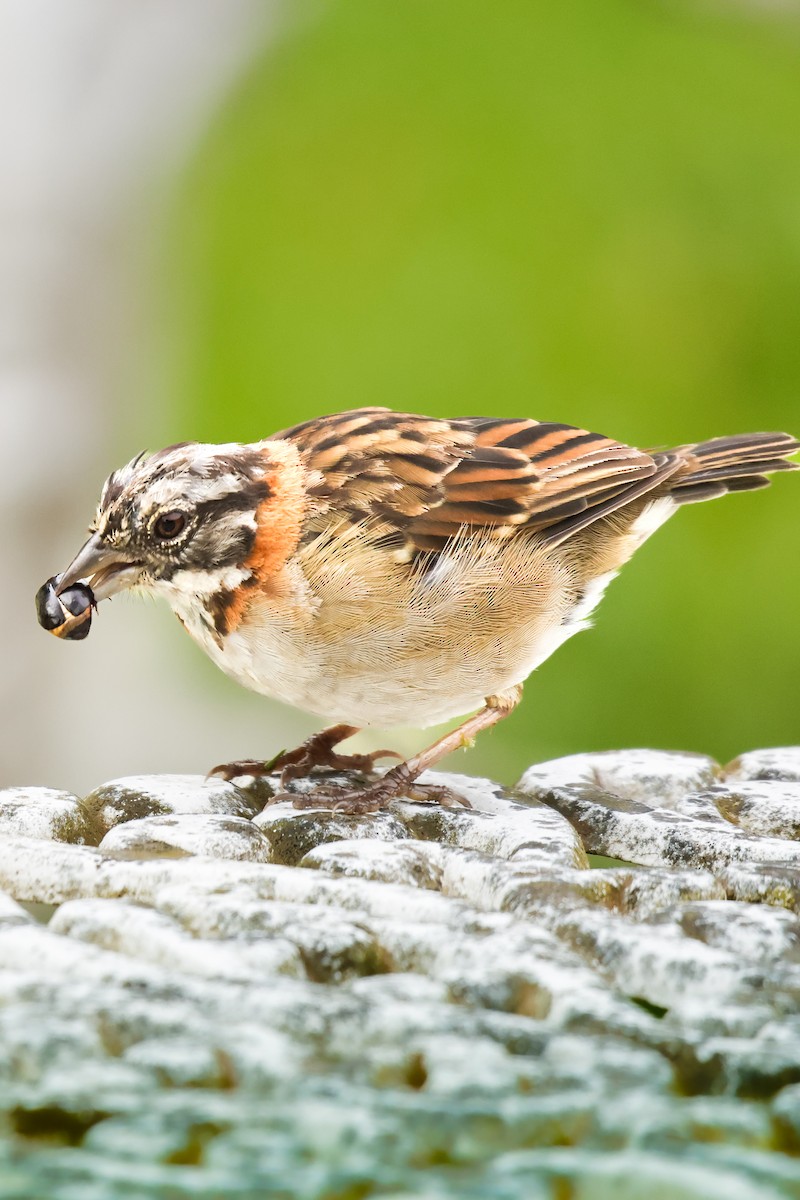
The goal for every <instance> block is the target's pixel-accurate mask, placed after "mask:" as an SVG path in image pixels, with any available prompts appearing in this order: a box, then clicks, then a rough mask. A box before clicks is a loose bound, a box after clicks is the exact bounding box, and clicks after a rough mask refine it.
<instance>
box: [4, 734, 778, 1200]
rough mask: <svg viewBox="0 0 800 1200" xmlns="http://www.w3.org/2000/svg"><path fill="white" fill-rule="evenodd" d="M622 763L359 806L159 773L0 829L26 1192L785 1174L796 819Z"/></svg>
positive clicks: (706, 768) (493, 1192)
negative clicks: (751, 817)
mask: <svg viewBox="0 0 800 1200" xmlns="http://www.w3.org/2000/svg"><path fill="white" fill-rule="evenodd" d="M580 757H581V758H582V759H583V758H590V759H593V760H594V759H596V758H598V757H601V758H602V757H603V756H580ZM623 758H624V755H621V754H620V755H617V756H616V758H615V760H614V763H611V765H612V766H613V767H614V772H616V774H615V776H614V781H613V786H614V788H615V791H614V792H613V793H612V792H611V791H607V790H604V789H603V788H600V787H598V786H596V784H594V783H587V782H583V783H575V782H574V781H573V782H572V783H569V784H565V783H563V782H554V778H555V777H556V776H558V772H556V773H555V776H552V777H550V778H549V779H544V780H543V778H542V776H541V774H540V776H539V778H538V780H537V781H534V784H533V785H532V786H535V790H536V795H535V796H533V797H531V798H530V801H529V802H526V801H525V800H524V797H523V796H522V793H517V792H515V791H510V790H508V789H503V788H501V787H499V786H498V785H496V784H492V783H491V782H490V781H486V780H472V781H470V780H466V779H465V778H464V777H463V776H433V777H431V778H432V781H436V782H439V781H441V782H446V783H447V784H448V785H449V786H451V787H453V788H455V789H456V790H459V791H461V793H462V794H464V795H467V797H468V799H469V800H470V802H471V804H472V806H473V807H472V808H471V809H458V808H453V809H444V808H441V807H440V806H438V805H425V804H417V803H411V802H408V801H397V802H395V803H394V804H392V805H391V806H390V809H389V810H388V811H387V812H382V813H378V814H369V815H367V816H364V817H353V816H342V814H337V813H328V812H321V811H319V812H315V811H313V810H302V811H300V810H295V809H293V808H291V807H290V806H289V805H288V804H279V805H270V806H268V807H267V808H266V809H265V810H264V812H263V813H261V814H259V815H258V816H257V817H256V818H255V819H253V820H250V819H248V815H247V813H242V812H234V813H233V814H231V813H230V812H228V811H219V812H215V811H211V810H210V805H211V803H212V800H211V795H210V794H209V792H208V791H207V790H206V788H205V785H202V786H196V785H198V781H196V780H195V781H193V784H192V786H191V787H189V788H188V789H185V790H182V789H181V788H180V787H179V788H177V790H176V787H175V784H174V780H166V781H163V787H162V788H161V790H160V791H159V786H158V784H157V783H156V782H151V783H149V784H148V785H147V786H146V787H145V788H143V789H142V790H138V791H137V790H136V788H133V789H131V791H130V793H128V795H129V798H131V803H132V804H133V803H134V798H133V793H134V792H135V794H136V797H138V799H136V800H135V803H140V802H141V803H144V804H145V805H148V804H156V803H158V804H161V803H164V804H168V803H171V804H173V809H172V810H170V811H168V812H162V813H151V814H147V815H142V816H135V817H134V816H133V815H132V813H133V809H130V810H128V817H129V819H127V820H122V819H121V818H122V816H123V815H124V814H123V812H122V808H121V807H117V808H114V804H115V803H117V802H119V803H120V804H121V800H120V793H119V792H117V793H116V799H114V798H113V797H111V796H109V795H107V796H106V797H105V799H103V803H102V805H101V806H100V807H99V808H98V809H97V810H96V811H98V812H102V813H104V820H105V821H111V822H113V824H114V828H113V829H112V830H111V831H110V832H108V833H106V836H105V837H104V839H103V841H102V843H101V844H100V846H99V847H93V846H89V845H80V844H67V843H64V842H60V841H55V840H50V841H43V840H42V839H40V838H36V837H31V836H16V835H14V836H7V837H5V838H3V839H0V888H3V889H5V897H7V899H4V897H3V893H0V1084H2V1087H0V1126H2V1127H4V1128H6V1129H7V1130H9V1131H10V1132H11V1133H13V1136H14V1137H15V1138H16V1139H17V1140H19V1139H21V1141H22V1144H24V1145H25V1146H26V1147H27V1148H29V1149H30V1148H32V1147H36V1152H35V1154H28V1155H27V1156H26V1158H25V1172H26V1173H27V1174H25V1173H23V1181H22V1184H21V1185H20V1187H21V1189H22V1191H21V1194H26V1193H25V1188H27V1194H34V1195H39V1194H41V1195H48V1196H49V1195H53V1196H54V1198H55V1200H75V1198H76V1197H77V1196H81V1197H84V1196H86V1197H88V1198H90V1200H92V1198H93V1196H94V1194H96V1186H95V1185H96V1184H97V1180H98V1179H99V1180H101V1181H102V1189H101V1190H102V1194H103V1195H106V1194H114V1195H117V1194H119V1195H121V1196H122V1195H125V1194H127V1193H126V1189H127V1190H128V1191H130V1188H129V1184H130V1183H131V1180H134V1181H135V1184H134V1185H132V1186H133V1191H130V1194H131V1195H132V1196H136V1197H137V1200H139V1197H144V1196H147V1195H152V1196H154V1197H155V1196H159V1195H165V1194H175V1195H176V1196H179V1195H184V1194H185V1195H187V1196H188V1195H193V1196H204V1195H205V1196H208V1197H209V1200H210V1197H212V1196H217V1195H225V1196H231V1197H235V1196H247V1197H252V1200H256V1198H257V1197H258V1198H260V1197H263V1196H269V1195H277V1194H280V1193H281V1188H283V1190H284V1191H285V1190H286V1186H287V1181H290V1183H291V1190H292V1194H301V1195H304V1196H307V1197H308V1198H309V1200H322V1198H323V1197H326V1196H331V1195H339V1196H345V1195H354V1196H355V1195H364V1194H367V1192H368V1191H369V1192H370V1194H375V1195H387V1196H396V1197H400V1196H404V1195H408V1196H412V1195H413V1196H430V1197H432V1198H433V1197H435V1198H436V1200H442V1198H445V1197H452V1198H453V1200H470V1198H472V1197H474V1200H485V1197H486V1196H491V1197H492V1200H529V1198H530V1197H534V1198H536V1197H539V1196H541V1197H547V1200H550V1197H551V1196H552V1195H553V1194H555V1192H556V1191H564V1190H565V1189H567V1190H569V1191H570V1194H571V1195H574V1196H576V1197H582V1198H583V1200H590V1198H591V1200H595V1198H596V1197H597V1196H600V1197H607V1198H608V1200H611V1198H612V1197H613V1198H614V1200H616V1198H617V1197H625V1196H629V1197H630V1200H639V1197H640V1196H641V1195H642V1188H643V1187H644V1189H645V1192H646V1194H652V1195H658V1196H662V1195H663V1196H666V1197H669V1200H700V1197H701V1196H702V1197H703V1200H707V1198H708V1197H710V1198H712V1200H717V1198H719V1200H721V1198H722V1196H725V1200H728V1197H731V1198H732V1200H755V1196H756V1195H757V1196H758V1197H759V1200H761V1198H762V1197H767V1198H768V1200H769V1198H771V1197H773V1196H779V1195H781V1196H784V1195H791V1194H794V1192H797V1191H800V1181H799V1177H798V1169H797V1163H796V1161H795V1159H793V1158H792V1157H790V1156H791V1155H795V1154H796V1153H797V1149H796V1147H797V1145H798V1144H799V1143H800V1139H798V1134H797V1129H798V1128H800V1118H798V1117H797V1111H798V1102H797V1096H796V1089H797V1088H798V1087H800V1056H799V1054H798V1046H800V944H799V937H800V934H799V933H798V921H800V917H798V915H797V912H798V908H799V907H800V858H798V843H797V842H796V841H792V840H791V839H790V838H789V837H787V836H785V831H786V827H785V825H784V826H782V827H781V833H780V836H777V835H776V834H775V833H771V834H770V835H769V836H767V835H760V834H757V833H755V832H753V831H751V830H747V829H745V828H744V827H743V825H741V824H737V823H736V820H735V819H734V818H735V816H736V814H730V815H728V813H727V810H726V807H725V806H726V804H727V803H728V802H729V798H730V797H731V796H742V795H744V794H745V789H750V788H751V787H753V788H757V789H759V791H758V793H756V791H753V792H752V797H753V801H754V804H755V802H756V799H755V798H756V795H757V794H758V795H762V796H766V797H767V800H769V798H770V796H771V797H772V799H773V800H775V801H776V802H777V801H778V800H779V799H780V797H779V796H778V793H777V792H776V791H774V790H773V789H776V788H786V787H789V786H794V785H792V784H791V783H790V781H785V780H758V781H748V780H740V781H736V780H732V779H728V780H726V781H725V782H724V783H720V782H718V781H717V779H716V775H715V773H714V772H715V768H714V767H713V764H711V765H709V764H710V760H704V759H701V760H699V762H698V760H697V758H695V757H694V756H680V755H678V756H672V755H666V756H663V755H656V756H655V757H648V756H642V755H641V753H639V752H637V754H636V755H634V756H633V758H632V760H631V761H630V762H629V763H628V767H627V774H626V770H625V769H623V767H624V764H623V762H622V759H623ZM609 763H610V760H609V762H606V763H605V766H604V770H605V771H606V775H604V776H603V778H604V781H605V782H606V783H608V782H609V780H610V779H611V774H609ZM572 774H574V768H573V767H570V768H569V770H568V772H567V775H572ZM566 777H567V776H566V775H563V774H562V776H560V777H559V778H566ZM526 778H527V776H526ZM307 786H309V787H313V786H314V783H313V781H311V782H310V783H309V784H307ZM609 786H610V785H609ZM138 787H139V785H138V784H137V788H138ZM214 788H216V784H212V785H211V789H212V794H214V795H216V799H215V800H214V801H213V803H219V804H222V806H223V810H224V809H225V807H226V806H229V805H230V804H233V806H234V807H236V805H238V804H240V803H245V804H246V805H249V806H250V811H251V812H253V811H255V808H256V803H255V799H254V795H255V793H254V792H253V791H252V790H251V791H250V792H249V793H248V794H246V795H245V800H244V801H242V800H241V796H240V792H244V789H239V788H232V787H230V786H229V785H226V786H224V787H223V788H222V791H221V793H214ZM626 789H627V794H626ZM123 792H124V789H123ZM747 794H750V793H749V791H748V793H747ZM181 796H182V798H180V799H179V798H178V797H181ZM122 799H124V796H123V797H122ZM263 799H264V793H263V792H262V793H261V795H260V801H259V803H260V802H263ZM781 803H783V804H784V807H785V795H784V797H783V800H782V801H781ZM106 804H108V807H106ZM198 807H199V811H194V812H193V811H189V810H190V809H193V808H194V809H197V808H198ZM581 834H582V835H583V837H581ZM584 840H585V844H586V846H587V848H588V849H590V850H592V852H594V851H595V850H599V849H600V848H601V847H602V848H603V850H602V851H601V852H605V853H607V854H610V855H613V857H614V858H615V859H617V860H620V859H621V860H622V861H623V863H624V862H625V861H627V862H629V863H635V856H637V855H638V856H639V857H640V858H641V859H642V860H643V861H644V862H645V863H646V864H647V865H644V866H636V865H629V866H625V865H618V866H606V867H604V868H602V869H600V870H589V869H587V864H588V860H587V858H586V854H585V851H584ZM289 864H299V865H289ZM12 897H13V899H12ZM19 901H22V902H25V903H33V904H40V905H46V904H49V905H56V906H58V907H57V908H56V911H55V913H54V915H53V916H52V919H51V921H50V923H49V925H48V926H47V927H43V926H41V925H39V924H37V923H35V922H33V921H32V920H31V919H30V918H29V917H28V915H27V914H26V913H25V912H24V911H23V910H22V909H21V908H20V907H19V906H18V902H19ZM15 1144H16V1143H15ZM776 1148H777V1149H776ZM780 1151H782V1153H781V1152H780ZM8 1161H11V1160H10V1159H9V1160H8ZM5 1162H6V1160H5V1159H3V1139H2V1137H0V1190H2V1187H3V1186H4V1184H5V1176H4V1175H3V1172H4V1170H5V1166H4V1163H5ZM445 1164H446V1165H445ZM15 1169H16V1168H15ZM93 1188H94V1189H95V1191H93V1190H92V1189H93ZM626 1189H628V1190H627V1191H626ZM737 1189H738V1190H737ZM793 1189H794V1192H793ZM18 1190H19V1189H18ZM12 1194H13V1193H12ZM98 1195H99V1194H98Z"/></svg>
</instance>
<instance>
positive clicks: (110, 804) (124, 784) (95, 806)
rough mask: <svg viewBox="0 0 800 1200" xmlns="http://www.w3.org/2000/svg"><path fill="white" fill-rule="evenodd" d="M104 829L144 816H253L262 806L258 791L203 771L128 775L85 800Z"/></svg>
mask: <svg viewBox="0 0 800 1200" xmlns="http://www.w3.org/2000/svg"><path fill="white" fill-rule="evenodd" d="M83 803H84V806H85V808H86V810H87V811H88V813H89V815H90V817H91V818H92V819H93V820H94V821H96V822H97V823H98V824H99V826H100V828H101V829H102V832H103V833H107V832H108V830H109V829H111V828H113V826H114V825H119V824H121V823H122V822H125V821H135V820H138V819H140V818H142V817H154V816H169V815H179V814H180V815H183V814H200V813H213V814H216V815H217V816H226V817H252V816H253V815H254V814H255V813H256V812H258V811H259V809H260V808H261V803H262V801H261V800H260V799H259V797H258V796H257V794H253V793H252V792H249V791H246V790H245V789H243V788H238V787H236V786H235V785H234V784H232V783H228V782H227V781H226V780H224V779H218V778H216V777H210V778H206V777H205V776H203V775H127V776H125V777H124V778H122V779H112V780H111V781H110V782H109V783H104V784H101V786H100V787H98V788H95V790H94V791H93V792H90V793H89V795H88V796H87V797H86V799H85V800H84V802H83Z"/></svg>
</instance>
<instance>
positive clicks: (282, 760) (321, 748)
mask: <svg viewBox="0 0 800 1200" xmlns="http://www.w3.org/2000/svg"><path fill="white" fill-rule="evenodd" d="M358 732H359V729H358V726H357V725H331V726H330V728H328V729H321V730H320V731H319V733H314V734H312V735H311V737H310V738H306V740H305V741H304V742H302V743H301V744H300V745H299V746H297V747H296V748H295V749H294V750H283V751H281V753H280V754H277V755H276V756H275V758H273V759H270V760H269V761H267V762H265V761H264V760H263V759H257V758H240V759H237V760H236V761H235V762H229V763H220V765H219V766H217V767H212V768H211V770H210V771H209V772H208V773H209V775H221V776H222V778H223V779H235V778H236V776H237V775H270V774H272V772H273V771H280V772H281V783H282V784H283V786H284V787H285V786H286V784H287V783H288V782H289V780H290V779H301V778H302V777H303V776H304V775H309V774H310V773H311V771H312V770H313V769H314V767H330V768H332V769H333V770H337V771H372V770H374V768H375V759H376V758H402V755H400V754H398V753H397V751H396V750H373V752H372V753H371V754H337V753H336V751H335V750H334V746H338V744H339V742H343V741H344V740H345V738H349V737H353V735H354V734H356V733H358Z"/></svg>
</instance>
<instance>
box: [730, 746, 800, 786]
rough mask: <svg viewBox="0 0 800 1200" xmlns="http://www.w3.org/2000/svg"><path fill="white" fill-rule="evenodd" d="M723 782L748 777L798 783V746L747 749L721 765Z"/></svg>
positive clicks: (799, 773) (799, 768)
mask: <svg viewBox="0 0 800 1200" xmlns="http://www.w3.org/2000/svg"><path fill="white" fill-rule="evenodd" d="M721 779H722V780H723V781H724V782H725V783H730V782H732V781H733V782H736V783H739V782H742V781H744V780H748V779H767V780H770V779H774V780H781V781H783V782H786V783H800V746H774V747H772V748H771V749H768V750H749V751H748V752H747V754H741V755H740V756H739V757H738V758H735V759H734V760H733V762H729V763H728V764H727V766H725V767H723V769H722V773H721Z"/></svg>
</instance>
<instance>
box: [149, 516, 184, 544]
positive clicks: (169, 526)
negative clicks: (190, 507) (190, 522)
mask: <svg viewBox="0 0 800 1200" xmlns="http://www.w3.org/2000/svg"><path fill="white" fill-rule="evenodd" d="M185 528H186V513H182V512H179V511H178V509H175V510H174V511H173V512H167V513H162V514H161V516H160V517H159V518H158V520H157V521H156V523H155V525H154V526H153V533H154V534H155V535H156V537H157V538H158V539H159V541H162V542H169V541H172V539H173V538H176V537H177V536H178V534H180V533H183V531H184V529H185Z"/></svg>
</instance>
